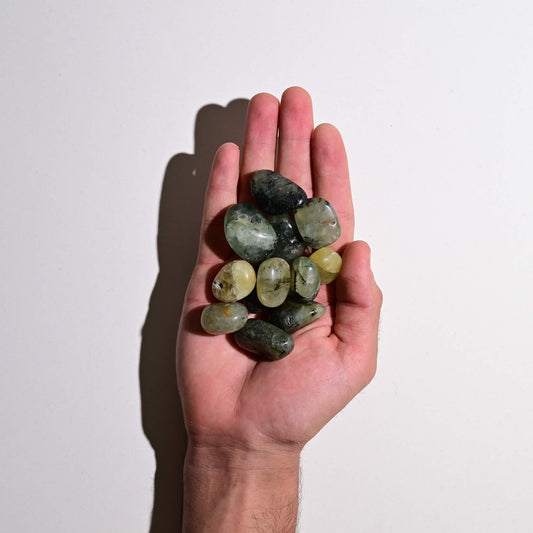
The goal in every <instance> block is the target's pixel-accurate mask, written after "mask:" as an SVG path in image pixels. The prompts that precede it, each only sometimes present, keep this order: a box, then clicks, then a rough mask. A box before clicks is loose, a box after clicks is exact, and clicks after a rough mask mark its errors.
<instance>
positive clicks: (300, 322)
mask: <svg viewBox="0 0 533 533" xmlns="http://www.w3.org/2000/svg"><path fill="white" fill-rule="evenodd" d="M325 312H326V308H325V307H324V306H323V305H322V304H320V303H318V302H295V301H293V300H287V301H286V302H284V303H283V305H280V306H279V307H276V308H275V309H273V310H272V312H271V314H270V322H271V323H272V324H274V325H275V326H277V327H278V328H281V329H283V330H284V331H286V332H287V333H293V332H294V331H297V330H299V329H300V328H303V327H305V326H307V325H309V324H311V323H313V322H314V321H315V320H318V319H319V318H320V317H322V316H324V313H325Z"/></svg>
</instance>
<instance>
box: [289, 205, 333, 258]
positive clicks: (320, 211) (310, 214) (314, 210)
mask: <svg viewBox="0 0 533 533" xmlns="http://www.w3.org/2000/svg"><path fill="white" fill-rule="evenodd" d="M294 219H295V220H296V225H297V227H298V231H299V232H300V235H301V236H302V239H303V240H304V242H305V243H307V244H308V245H309V246H311V247H312V248H322V247H323V246H328V245H329V244H332V243H334V242H335V241H336V240H337V239H338V238H339V237H340V235H341V226H340V224H339V219H338V217H337V213H335V209H333V206H332V205H331V204H330V203H329V202H328V201H327V200H324V198H309V200H307V201H306V202H305V204H304V206H303V207H300V209H297V210H296V211H295V213H294Z"/></svg>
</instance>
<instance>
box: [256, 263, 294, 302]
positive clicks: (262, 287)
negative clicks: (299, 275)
mask: <svg viewBox="0 0 533 533" xmlns="http://www.w3.org/2000/svg"><path fill="white" fill-rule="evenodd" d="M290 284H291V267H290V266H289V263H287V261H285V259H281V258H280V257H271V258H270V259H266V260H265V261H263V262H262V263H261V264H260V265H259V268H258V269H257V297H258V298H259V301H260V302H261V303H262V304H263V305H264V306H266V307H276V306H278V305H281V304H282V303H283V302H284V301H285V298H287V294H288V293H289V288H290Z"/></svg>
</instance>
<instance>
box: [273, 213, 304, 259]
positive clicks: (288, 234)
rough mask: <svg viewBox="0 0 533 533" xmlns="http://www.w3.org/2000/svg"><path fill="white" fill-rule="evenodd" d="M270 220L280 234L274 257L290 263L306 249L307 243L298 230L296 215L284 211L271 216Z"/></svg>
mask: <svg viewBox="0 0 533 533" xmlns="http://www.w3.org/2000/svg"><path fill="white" fill-rule="evenodd" d="M268 221H269V222H270V224H272V227H273V228H274V230H275V232H276V235H277V236H278V243H277V244H276V247H275V248H274V251H273V252H272V257H281V258H282V259H285V261H288V262H289V263H290V262H291V261H292V260H293V259H296V258H297V257H300V256H301V255H302V254H303V253H304V251H305V243H304V241H303V239H302V237H301V236H300V233H299V232H298V228H297V227H296V222H295V221H294V217H293V216H292V215H291V214H290V213H283V214H281V215H272V216H269V217H268Z"/></svg>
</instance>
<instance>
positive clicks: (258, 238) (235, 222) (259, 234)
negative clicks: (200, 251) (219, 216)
mask: <svg viewBox="0 0 533 533" xmlns="http://www.w3.org/2000/svg"><path fill="white" fill-rule="evenodd" d="M224 233H225V235H226V240H227V241H228V243H229V245H230V246H231V248H232V249H233V251H234V252H235V253H236V254H237V255H238V256H239V257H240V258H241V259H244V260H245V261H248V262H250V263H260V262H261V261H263V260H265V259H266V258H267V257H268V256H269V255H270V254H271V253H272V250H274V248H275V246H276V243H277V240H278V238H277V236H276V232H275V231H274V228H273V227H272V226H271V224H270V222H269V221H268V220H267V219H266V218H265V217H264V216H263V215H262V214H261V212H260V211H259V210H258V209H257V208H256V207H254V206H253V205H251V204H247V203H244V202H241V203H238V204H234V205H232V206H231V207H230V208H229V209H228V210H227V211H226V215H225V216H224Z"/></svg>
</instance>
